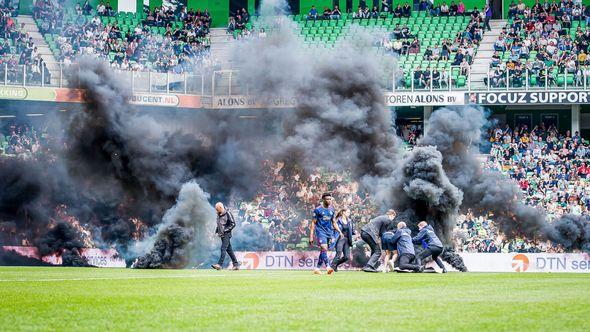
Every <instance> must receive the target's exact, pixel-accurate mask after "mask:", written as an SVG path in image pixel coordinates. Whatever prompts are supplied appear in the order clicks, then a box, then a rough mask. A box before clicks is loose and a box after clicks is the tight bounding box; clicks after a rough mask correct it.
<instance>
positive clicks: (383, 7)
mask: <svg viewBox="0 0 590 332" xmlns="http://www.w3.org/2000/svg"><path fill="white" fill-rule="evenodd" d="M389 11H390V5H389V2H388V0H381V13H386V14H387V13H389Z"/></svg>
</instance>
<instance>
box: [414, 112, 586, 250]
mask: <svg viewBox="0 0 590 332" xmlns="http://www.w3.org/2000/svg"><path fill="white" fill-rule="evenodd" d="M486 124H487V119H486V115H485V113H484V112H483V111H482V110H481V109H479V108H476V107H458V108H442V109H439V110H437V111H436V112H434V113H433V115H432V117H431V118H430V121H429V125H428V128H427V131H426V134H425V135H424V137H423V138H422V139H421V140H420V142H419V145H432V146H435V147H436V149H437V150H438V151H440V152H441V153H442V155H443V156H444V159H443V163H442V167H443V169H444V170H445V172H446V174H447V176H448V178H449V180H450V182H451V183H452V184H453V185H454V186H456V187H457V188H459V189H460V190H461V191H462V192H463V203H462V205H461V210H462V211H464V212H466V210H467V208H472V209H473V211H474V212H475V213H477V214H480V215H487V214H491V215H492V218H493V220H494V222H495V223H496V224H497V225H498V227H499V229H500V230H501V231H502V232H503V233H504V234H505V235H506V236H507V237H508V238H511V239H513V238H516V237H525V238H528V239H538V240H544V241H547V240H550V241H552V242H554V243H556V244H559V245H562V246H563V247H564V248H565V249H566V250H584V251H587V252H588V251H589V248H590V236H589V235H590V234H589V232H588V231H589V229H590V225H589V221H588V219H587V218H586V217H583V216H575V215H565V216H563V217H562V218H560V219H557V220H556V221H554V222H553V223H549V222H548V221H547V218H546V216H545V213H544V211H542V210H540V209H537V208H535V207H533V206H529V205H526V204H525V203H524V202H525V200H524V199H523V197H522V192H521V190H520V188H519V187H518V185H517V183H516V182H515V181H513V180H511V179H510V178H508V177H506V176H505V175H503V174H501V173H500V172H496V171H491V170H487V169H484V168H483V167H482V165H481V162H480V161H479V160H478V159H477V158H476V153H477V152H478V147H479V143H480V141H481V136H482V132H481V130H482V128H484V127H485V125H486Z"/></svg>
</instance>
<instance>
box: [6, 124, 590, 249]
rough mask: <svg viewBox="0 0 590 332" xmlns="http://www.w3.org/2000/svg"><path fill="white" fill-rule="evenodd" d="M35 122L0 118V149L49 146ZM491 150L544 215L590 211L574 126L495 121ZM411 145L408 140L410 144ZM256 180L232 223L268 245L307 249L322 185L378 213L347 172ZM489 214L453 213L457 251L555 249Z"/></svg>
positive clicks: (282, 168) (589, 168)
mask: <svg viewBox="0 0 590 332" xmlns="http://www.w3.org/2000/svg"><path fill="white" fill-rule="evenodd" d="M41 128H42V127H35V126H32V125H24V124H17V123H10V122H4V123H3V125H2V126H0V156H3V157H7V156H8V157H15V156H16V157H22V158H28V157H31V156H35V154H39V153H48V149H47V148H45V147H46V146H49V144H50V143H51V142H50V140H51V137H47V135H46V133H45V131H44V130H43V129H41ZM398 132H399V134H400V136H401V137H402V138H403V140H404V141H405V143H406V144H407V145H408V146H411V145H414V144H415V143H416V140H417V139H418V138H419V137H420V135H421V133H422V127H421V126H419V125H415V124H405V125H400V126H399V127H398ZM488 135H489V141H490V143H491V144H490V146H491V148H490V152H489V154H488V155H487V156H486V159H485V161H483V167H485V168H488V169H491V170H493V171H499V172H502V173H504V174H506V175H508V176H509V177H511V178H512V179H514V180H515V181H517V182H518V185H519V186H520V188H521V189H522V194H523V200H524V202H525V203H526V204H529V205H532V206H538V207H541V208H543V209H544V210H545V211H546V212H547V217H548V220H549V221H552V220H554V219H555V218H558V217H561V216H562V215H564V214H566V213H572V214H582V215H587V216H588V215H590V213H589V211H590V164H589V163H588V160H589V157H590V145H589V143H588V141H586V140H583V139H582V138H581V137H580V136H579V134H578V133H574V134H573V135H572V134H571V133H570V132H565V133H560V132H558V131H557V130H556V129H555V128H554V127H549V128H545V127H544V126H543V125H542V124H541V125H539V126H536V127H534V128H533V129H532V130H531V129H529V128H527V126H522V127H517V128H514V129H512V128H510V127H508V126H506V127H496V128H492V129H490V130H489V133H488ZM410 148H411V147H410ZM262 167H263V172H262V173H263V174H264V175H263V181H262V185H261V189H260V191H259V192H258V194H257V195H256V196H255V197H254V198H253V199H252V200H248V201H244V200H242V199H240V198H238V197H234V198H232V199H231V202H230V204H229V206H230V208H231V209H232V210H233V211H235V215H236V216H237V220H238V223H260V224H261V225H262V226H263V227H264V228H265V229H266V230H267V231H268V232H269V235H270V236H271V238H272V239H273V250H305V249H308V244H307V240H308V236H309V224H310V222H311V219H310V218H311V214H312V213H311V211H313V209H314V208H315V207H316V206H317V205H318V204H319V203H318V202H319V201H320V195H321V194H322V193H323V192H332V193H333V195H334V198H335V204H336V207H337V208H339V207H340V208H342V207H347V208H349V209H350V210H351V212H352V217H353V219H354V220H355V222H356V223H357V224H358V225H363V224H364V223H366V222H367V221H368V220H369V219H370V218H372V217H374V216H376V214H377V213H378V210H377V207H376V205H375V204H374V203H373V201H372V199H371V197H370V196H369V195H367V194H365V193H364V192H362V190H360V188H359V183H358V182H356V181H355V180H354V179H353V178H352V177H351V176H350V174H349V173H347V172H329V171H325V170H320V169H315V170H312V171H304V170H301V169H297V168H292V167H287V166H286V165H285V163H283V162H272V161H264V162H262ZM493 220H494V218H493V215H487V216H478V215H474V214H473V213H472V212H471V211H468V212H467V213H466V214H464V215H459V216H458V219H457V224H456V228H455V230H454V233H455V237H454V239H455V240H454V241H455V243H454V244H455V249H456V250H457V251H460V252H559V251H561V248H559V247H555V246H552V245H551V244H550V243H546V242H539V241H536V240H528V239H512V240H509V239H506V238H505V237H504V236H503V234H501V233H500V232H499V230H498V227H497V226H496V225H495V223H494V221H493Z"/></svg>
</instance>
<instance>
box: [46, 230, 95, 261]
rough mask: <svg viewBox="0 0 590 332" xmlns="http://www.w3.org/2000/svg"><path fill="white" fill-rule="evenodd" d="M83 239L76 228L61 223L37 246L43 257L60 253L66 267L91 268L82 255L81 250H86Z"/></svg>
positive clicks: (48, 232) (49, 231) (47, 233)
mask: <svg viewBox="0 0 590 332" xmlns="http://www.w3.org/2000/svg"><path fill="white" fill-rule="evenodd" d="M81 238H82V235H81V234H80V232H79V231H78V230H77V229H76V228H75V227H74V226H72V225H70V224H69V223H67V222H64V221H59V222H57V223H56V224H55V225H53V227H51V228H49V229H48V230H47V232H46V233H45V234H43V236H41V238H40V239H39V240H38V241H37V242H36V243H35V245H36V246H37V248H38V249H39V254H40V255H41V256H45V255H49V254H52V253H56V252H58V253H60V254H61V255H62V265H64V266H90V265H89V264H88V261H87V260H86V259H85V258H84V257H82V256H81V255H80V251H79V250H80V249H82V248H84V242H82V240H80V239H81Z"/></svg>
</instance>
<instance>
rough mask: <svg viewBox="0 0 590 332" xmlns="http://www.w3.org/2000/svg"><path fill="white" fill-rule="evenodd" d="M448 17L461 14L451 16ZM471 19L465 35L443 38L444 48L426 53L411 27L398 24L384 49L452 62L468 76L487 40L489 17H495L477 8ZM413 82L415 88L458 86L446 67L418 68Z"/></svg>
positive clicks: (459, 33)
mask: <svg viewBox="0 0 590 332" xmlns="http://www.w3.org/2000/svg"><path fill="white" fill-rule="evenodd" d="M463 13H464V11H463ZM437 15H440V13H439V14H437ZM445 15H460V14H459V13H458V12H452V14H451V13H450V12H449V13H448V14H445ZM469 15H470V21H469V23H468V24H467V26H466V27H465V29H464V30H463V31H460V32H457V34H456V36H455V37H454V38H453V39H447V38H443V39H442V40H441V41H440V44H434V45H432V46H427V47H426V49H425V50H423V47H422V45H421V41H420V39H419V38H418V37H417V36H414V35H413V34H412V33H411V32H410V29H409V28H408V26H407V25H403V26H400V24H396V26H395V28H394V30H393V31H392V33H391V35H390V36H389V37H388V38H384V39H383V41H382V46H383V48H384V49H385V50H386V51H388V52H393V53H395V54H398V55H405V56H407V55H412V54H423V57H424V60H427V61H435V62H436V61H449V62H450V66H453V67H458V69H459V74H460V75H462V76H467V75H468V74H469V68H470V66H471V64H472V63H473V59H474V57H475V54H476V52H477V48H478V47H479V43H480V42H481V39H482V37H483V33H484V28H485V26H486V24H487V22H488V21H489V17H488V15H491V12H490V11H489V7H486V9H485V11H483V12H480V11H478V10H477V7H476V8H474V9H473V11H471V12H469ZM488 25H489V24H488ZM411 80H412V81H413V84H414V87H415V88H428V87H430V86H432V87H433V88H443V87H446V86H448V84H449V82H451V84H452V83H455V82H454V81H453V80H449V73H448V72H447V69H446V68H445V67H443V68H431V67H430V66H429V65H428V66H427V67H425V68H423V67H422V66H417V67H416V69H415V70H414V71H413V72H412V73H411Z"/></svg>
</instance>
